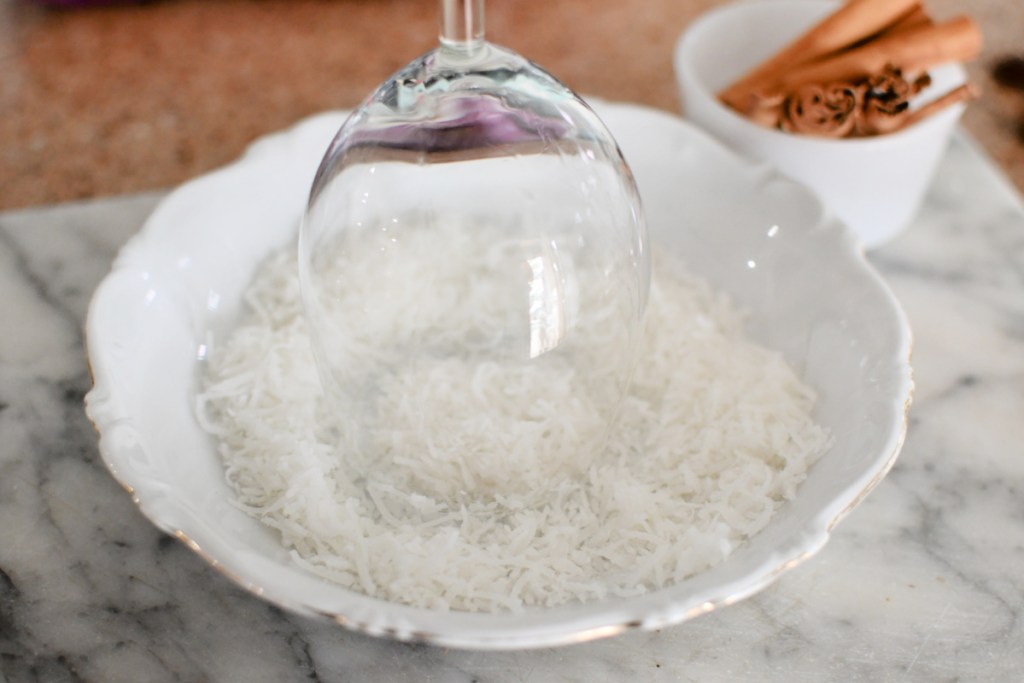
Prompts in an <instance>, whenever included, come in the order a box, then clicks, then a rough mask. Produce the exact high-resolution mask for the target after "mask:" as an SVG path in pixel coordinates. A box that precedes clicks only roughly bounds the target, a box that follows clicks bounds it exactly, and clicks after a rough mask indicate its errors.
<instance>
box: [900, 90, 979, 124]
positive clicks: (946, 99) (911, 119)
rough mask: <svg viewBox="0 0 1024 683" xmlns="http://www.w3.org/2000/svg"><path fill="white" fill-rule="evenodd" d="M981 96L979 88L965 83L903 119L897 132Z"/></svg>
mask: <svg viewBox="0 0 1024 683" xmlns="http://www.w3.org/2000/svg"><path fill="white" fill-rule="evenodd" d="M980 94H981V92H980V91H979V90H978V88H977V86H975V85H973V84H971V83H964V84H963V85H961V86H960V87H958V88H954V89H953V90H950V91H949V92H948V93H946V94H945V95H943V96H942V97H939V98H937V99H934V100H932V101H931V102H929V103H928V104H926V105H924V106H923V107H921V108H920V109H916V110H914V111H912V112H910V115H909V116H907V117H906V118H905V119H903V122H902V124H901V125H900V127H899V128H898V129H897V130H902V129H904V128H909V127H910V126H913V125H914V124H915V123H918V122H920V121H923V120H924V119H926V118H928V117H929V116H934V115H935V114H937V113H938V112H940V111H942V110H943V109H945V108H946V107H951V106H953V105H954V104H958V103H960V102H967V101H970V100H973V99H975V98H977V97H978V96H979V95H980Z"/></svg>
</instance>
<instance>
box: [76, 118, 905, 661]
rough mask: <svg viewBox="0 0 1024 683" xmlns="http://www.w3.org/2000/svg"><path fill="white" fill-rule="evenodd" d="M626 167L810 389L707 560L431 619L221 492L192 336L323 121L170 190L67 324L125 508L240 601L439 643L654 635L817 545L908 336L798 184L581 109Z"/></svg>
mask: <svg viewBox="0 0 1024 683" xmlns="http://www.w3.org/2000/svg"><path fill="white" fill-rule="evenodd" d="M597 111H598V113H599V114H600V115H601V116H602V118H603V119H604V120H605V122H606V123H607V124H608V126H609V127H610V128H611V130H612V132H613V134H615V135H616V137H617V138H618V140H619V142H620V144H621V147H622V149H623V152H624V153H625V155H626V157H627V158H628V159H629V161H630V163H631V164H632V167H633V170H634V172H635V174H636V178H637V181H638V185H639V188H640V192H641V195H642V197H643V201H644V203H645V208H646V212H647V217H648V223H649V227H650V234H651V243H652V248H653V249H673V250H677V251H679V252H680V253H681V254H682V255H683V256H684V257H685V259H686V261H687V262H688V263H689V265H690V267H691V268H692V269H693V270H694V271H695V272H696V273H698V274H700V275H703V276H704V277H706V278H708V279H709V280H710V281H711V282H712V283H713V284H714V285H716V286H717V287H719V288H721V289H724V290H726V291H728V292H729V293H731V294H732V295H733V297H735V299H736V300H737V301H738V303H739V304H740V305H742V306H744V307H746V308H748V309H749V310H750V311H751V313H752V314H751V319H750V324H749V326H748V331H749V333H750V334H751V335H753V336H754V337H755V338H756V339H758V340H759V341H760V342H761V343H763V344H766V345H768V346H770V347H773V348H776V349H778V350H780V351H781V352H782V353H784V354H785V356H786V357H787V358H788V360H789V362H790V363H791V364H792V365H793V366H794V367H796V368H797V369H798V371H799V372H800V374H801V375H802V376H803V377H804V379H805V380H806V381H807V382H809V383H810V384H811V385H813V386H814V387H816V388H817V390H818V392H819V395H820V403H819V405H818V407H817V411H816V418H817V420H819V421H820V422H821V423H823V424H824V425H826V426H828V428H829V429H831V431H832V433H833V435H834V437H835V444H834V446H833V447H832V448H831V449H830V450H829V451H828V452H827V453H826V454H824V455H823V456H822V458H821V460H820V461H819V462H817V463H816V464H815V465H814V467H813V468H812V470H811V472H810V475H809V477H808V479H807V480H806V482H805V483H804V484H803V485H802V487H801V488H800V490H799V493H798V496H797V500H796V501H795V502H794V503H793V504H792V505H789V506H787V507H786V508H784V509H783V510H782V511H781V512H780V513H779V514H778V515H777V516H776V518H775V519H774V520H773V521H772V522H771V524H770V525H769V526H768V527H767V528H766V529H765V530H764V532H762V533H761V534H759V535H758V536H756V537H755V538H754V539H753V540H752V542H750V543H749V544H747V545H746V546H744V547H742V548H740V549H738V550H737V551H736V552H735V553H734V554H733V555H732V556H730V557H729V559H728V560H727V561H726V562H725V563H723V564H721V565H719V566H717V567H715V568H714V569H712V570H710V571H708V572H705V573H703V574H700V575H698V576H695V577H693V578H691V579H688V580H686V581H683V582H682V583H679V584H677V585H674V586H672V587H669V588H666V589H664V590H660V591H657V592H655V593H651V594H649V595H644V596H639V597H635V598H630V599H616V600H607V601H603V602H595V603H590V604H585V605H570V606H565V607H560V608H557V609H538V610H529V611H527V612H525V613H523V614H499V615H491V614H465V613H442V612H434V611H430V610H423V609H414V608H411V607H405V606H400V605H395V604H391V603H388V602H383V601H381V600H376V599H372V598H368V597H365V596H363V595H360V594H358V593H354V592H351V591H348V590H346V589H344V588H342V587H340V586H338V585H335V584H331V583H329V582H327V581H325V580H323V579H320V578H318V577H316V576H314V575H312V574H310V573H308V572H306V571H304V570H303V569H301V568H300V567H298V566H297V565H296V564H295V563H294V562H292V560H291V559H290V557H289V555H288V553H287V552H286V551H285V549H284V548H283V547H282V546H281V544H280V542H279V540H278V538H277V537H276V535H275V534H274V533H273V532H272V531H270V530H269V529H267V528H265V527H263V526H261V525H260V524H259V523H258V522H256V521H254V520H253V519H251V518H250V517H248V516H246V515H245V514H243V513H242V512H240V511H239V510H238V509H236V508H235V507H233V506H232V504H231V499H232V494H231V491H230V490H229V488H228V486H227V485H226V484H225V481H224V474H223V468H222V467H221V463H220V462H219V458H218V456H217V454H216V451H215V448H214V444H213V443H211V441H210V439H208V438H207V436H206V435H205V434H204V433H203V432H202V430H201V429H200V428H199V426H198V425H197V423H196V419H195V416H194V398H195V394H196V388H197V378H198V375H199V372H200V366H201V359H202V358H203V357H204V355H205V349H206V348H207V346H206V345H207V343H208V341H209V339H210V335H214V336H217V335H222V334H225V333H226V332H227V331H228V330H230V328H231V326H232V324H233V323H234V322H235V320H236V319H237V316H238V314H239V311H240V308H241V303H240V295H241V293H242V291H243V289H244V288H245V287H246V286H247V284H248V282H249V279H250V278H251V276H252V273H253V270H254V268H255V267H256V265H257V263H258V262H259V261H260V260H261V259H262V258H263V257H264V256H265V255H266V254H267V253H268V252H269V251H270V250H272V249H275V248H278V247H280V246H282V245H285V244H288V243H289V241H290V240H292V239H294V235H295V231H296V229H297V225H298V221H299V217H300V214H301V212H302V209H303V207H304V203H305V199H306V193H307V192H308V189H309V186H310V182H311V180H312V177H313V173H314V171H315V170H316V167H317V164H318V163H319V160H320V157H321V155H322V153H323V150H324V149H325V148H326V145H327V143H328V142H329V141H330V139H331V137H332V136H333V134H334V132H335V131H336V129H337V128H338V127H339V126H340V124H341V122H342V120H343V115H342V114H340V113H336V114H328V115H323V116H320V117H317V118H313V119H310V120H308V121H306V122H303V123H302V124H300V125H298V126H297V127H295V128H294V129H292V130H290V131H288V132H285V133H282V134H278V135H275V136H272V137H270V138H267V139H265V140H263V141H261V142H259V143H258V144H257V145H255V146H254V147H253V148H252V149H251V150H250V152H249V153H247V154H246V155H245V156H244V157H243V158H242V159H241V160H240V161H238V162H237V163H235V164H233V165H231V166H229V167H227V168H225V169H223V170H220V171H218V172H216V173H212V174H210V175H208V176H205V177H202V178H199V179H197V180H195V181H192V182H190V183H188V184H186V185H184V186H183V187H181V188H180V189H178V190H177V191H176V192H173V193H172V194H171V195H169V196H168V197H167V198H166V199H165V200H164V201H163V202H162V203H161V204H160V206H159V207H158V208H157V209H156V211H155V212H154V213H153V215H152V216H151V217H150V219H149V221H148V222H147V224H146V225H145V227H144V228H143V229H142V231H141V232H140V233H139V234H138V235H137V236H136V237H135V238H133V239H132V240H131V242H130V243H129V244H128V245H126V246H125V248H124V249H123V251H122V252H121V254H120V256H119V257H118V258H117V261H116V262H115V264H114V267H113V271H112V272H111V273H110V275H109V276H108V277H107V278H106V279H104V281H103V282H102V283H101V285H100V287H99V288H98V290H97V292H96V294H95V296H94V299H93V301H92V304H91V306H90V309H89V315H88V320H87V323H86V331H87V337H88V352H89V360H90V363H91V365H92V370H93V375H94V377H95V387H94V388H93V390H92V391H91V392H90V393H89V396H88V399H87V409H88V413H89V415H90V417H91V418H92V420H93V422H94V423H95V425H96V428H97V430H98V432H99V434H100V451H101V453H102V456H103V459H104V460H105V462H106V463H107V465H108V467H109V468H110V470H111V472H112V473H113V474H114V476H115V477H116V478H117V479H118V480H119V481H120V482H121V483H122V484H123V485H124V486H125V488H127V489H128V490H129V491H130V492H131V493H132V495H133V496H134V497H135V499H136V500H137V501H138V504H139V506H140V508H141V510H142V512H143V513H144V514H145V515H147V516H148V517H149V518H150V519H151V520H152V521H153V523H154V524H156V525H157V526H158V527H159V528H161V529H163V530H165V531H167V532H168V533H171V534H174V535H175V536H177V537H178V538H180V539H182V540H184V541H185V542H186V543H188V545H189V546H190V547H191V548H192V549H193V550H195V551H196V552H198V553H200V554H201V555H202V556H203V557H205V558H206V559H207V560H209V561H210V562H211V563H212V564H213V565H214V566H215V567H217V568H218V569H219V570H221V571H223V572H224V573H225V574H226V575H227V576H229V577H230V578H232V579H233V580H235V581H237V582H238V583H239V584H240V585H242V586H244V587H246V588H248V589H249V590H251V591H253V592H254V593H256V594H258V595H259V596H260V597H262V598H264V599H266V600H269V601H271V602H273V603H275V604H277V605H279V606H281V607H284V608H287V609H290V610H293V611H295V612H298V613H301V614H305V615H314V616H320V617H324V618H327V619H331V620H333V621H335V622H337V623H338V624H341V625H343V626H345V627H348V628H353V629H357V630H360V631H363V632H366V633H371V634H375V635H385V636H390V637H394V638H398V639H403V640H416V641H424V642H430V643H435V644H440V645H445V646H451V647H475V648H519V647H539V646H549V645H557V644H562V643H570V642H577V641H583V640H589V639H593V638H598V637H602V636H609V635H613V634H615V633H618V632H620V631H622V630H624V629H628V628H644V629H655V628H661V627H664V626H667V625H670V624H674V623H678V622H681V621H684V620H686V619H689V618H691V617H694V616H697V615H699V614H703V613H705V612H708V611H710V610H713V609H715V608H717V607H720V606H724V605H728V604H730V603H732V602H735V601H736V600H739V599H742V598H744V597H746V596H748V595H750V594H752V593H754V592H755V591H757V590H759V589H761V588H763V587H764V586H766V585H767V584H768V583H770V582H771V581H772V580H773V579H774V578H775V577H777V576H778V575H779V574H780V573H781V572H782V571H784V570H786V569H787V568H789V567H791V566H793V565H795V564H796V563H798V562H799V561H801V560H803V559H804V558H806V557H808V556H810V555H811V554H813V553H814V552H815V551H817V550H818V549H819V548H820V547H821V546H822V545H823V544H824V543H825V541H826V539H827V538H828V535H829V533H830V532H831V530H832V528H833V526H834V525H835V524H836V522H837V521H838V520H839V519H840V518H841V517H842V516H843V515H844V514H846V513H847V512H848V511H849V510H850V509H852V508H853V507H854V506H855V505H856V504H857V503H858V502H859V501H860V500H861V499H862V498H863V497H864V495H865V494H866V493H867V492H868V491H869V490H870V489H871V488H872V487H873V486H874V485H875V484H877V483H878V482H879V481H880V480H881V478H882V477H883V476H884V475H885V473H886V472H887V471H888V469H889V467H890V466H891V465H892V463H893V461H894V460H895V458H896V454H897V452H898V450H899V447H900V445H901V443H902V439H903V434H904V430H905V417H906V408H907V405H908V403H909V400H910V389H911V380H910V366H909V359H908V356H909V353H910V333H909V330H908V328H907V324H906V321H905V319H904V316H903V315H902V313H901V311H900V308H899V306H898V304H897V302H896V301H895V300H894V299H893V297H892V295H891V294H890V292H889V291H888V289H887V288H886V287H885V285H884V284H883V282H882V281H881V280H880V279H879V277H878V276H877V275H876V273H875V272H874V271H873V270H872V268H871V267H870V266H869V265H868V264H867V262H866V261H865V260H864V258H863V255H862V254H861V252H860V250H859V249H858V248H857V246H856V243H855V240H854V239H853V237H852V235H851V234H850V233H849V232H848V231H847V230H846V229H845V228H844V227H842V226H841V225H839V224H838V223H837V222H836V221H835V220H834V219H832V218H831V217H830V214H829V213H828V212H827V211H826V210H825V209H824V207H823V206H822V204H821V202H819V201H818V200H817V199H816V198H815V197H814V196H813V195H812V194H811V193H809V192H808V191H807V190H805V189H804V188H802V187H801V186H798V185H796V184H795V183H793V182H791V181H789V180H786V179H784V178H782V177H780V176H779V175H778V174H777V173H775V172H774V171H771V170H770V169H767V168H766V167H764V166H752V165H750V164H748V163H747V162H745V161H742V160H741V159H739V158H738V157H736V156H734V155H732V154H730V153H728V152H727V151H725V150H724V149H723V148H722V147H720V146H719V145H718V144H717V143H715V142H713V141H712V140H711V139H710V138H708V137H706V136H705V135H703V134H702V133H700V132H699V131H697V130H695V129H693V128H691V127H690V126H688V125H687V124H685V123H684V122H682V121H681V120H679V119H678V118H675V117H672V116H669V115H667V114H663V113H659V112H655V111H652V110H649V109H643V108H639V107H633V106H623V105H610V104H604V105H601V106H598V107H597Z"/></svg>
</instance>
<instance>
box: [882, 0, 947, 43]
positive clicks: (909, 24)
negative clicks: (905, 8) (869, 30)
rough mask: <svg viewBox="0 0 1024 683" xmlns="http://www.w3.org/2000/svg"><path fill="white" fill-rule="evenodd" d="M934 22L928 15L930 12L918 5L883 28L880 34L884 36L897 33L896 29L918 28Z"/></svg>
mask: <svg viewBox="0 0 1024 683" xmlns="http://www.w3.org/2000/svg"><path fill="white" fill-rule="evenodd" d="M934 23H935V22H934V21H933V20H932V18H931V17H930V16H928V12H927V11H925V9H924V6H923V5H918V6H917V7H915V8H914V9H912V10H910V11H909V12H907V13H906V14H905V15H904V16H903V17H901V18H900V19H899V20H897V21H896V23H894V24H891V25H890V26H887V27H886V28H884V29H882V31H881V32H880V33H879V34H878V35H879V36H884V35H886V34H888V33H895V32H896V31H902V30H904V29H908V28H917V27H918V26H931V25H933V24H934Z"/></svg>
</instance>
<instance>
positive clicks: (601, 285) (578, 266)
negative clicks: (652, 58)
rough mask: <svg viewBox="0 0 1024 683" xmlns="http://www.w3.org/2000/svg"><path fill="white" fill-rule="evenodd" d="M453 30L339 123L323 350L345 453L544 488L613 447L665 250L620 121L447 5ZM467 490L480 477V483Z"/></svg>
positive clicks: (315, 229) (323, 205)
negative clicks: (656, 258) (659, 249)
mask: <svg viewBox="0 0 1024 683" xmlns="http://www.w3.org/2000/svg"><path fill="white" fill-rule="evenodd" d="M441 5H442V21H441V31H440V45H439V46H438V47H437V48H435V49H433V50H431V51H430V52H428V53H427V54H425V55H423V56H422V57H420V58H419V59H416V60H415V61H413V62H412V63H410V64H409V65H408V66H406V67H405V68H403V69H401V70H400V71H398V72H397V73H396V74H394V75H393V76H392V77H391V78H389V79H388V80H387V81H386V82H385V83H384V84H383V85H381V86H380V87H379V88H378V89H377V90H376V91H375V92H374V93H373V94H372V95H371V96H370V97H369V98H368V99H367V100H366V101H365V102H364V103H363V104H362V106H360V107H359V108H358V109H357V110H355V111H354V112H353V113H352V114H351V116H350V117H349V118H348V120H347V121H346V122H345V124H344V125H343V126H342V128H341V130H340V131H339V132H338V134H337V136H336V137H335V138H334V140H333V142H332V143H331V145H330V147H329V148H328V150H327V153H326V155H325V157H324V159H323V161H322V163H321V165H320V168H319V170H318V172H317V174H316V178H315V180H314V183H313V187H312V191H311V193H310V198H309V204H308V207H307V211H306V214H305V216H304V219H303V222H302V226H301V230H300V243H299V269H300V279H301V285H302V293H303V302H304V306H305V311H306V315H307V319H308V325H309V329H310V335H311V339H312V343H313V349H314V355H315V358H316V361H317V366H318V369H319V371H320V375H321V378H322V380H323V384H324V387H325V391H326V396H327V397H328V398H329V401H328V403H327V405H328V406H329V408H330V410H331V411H332V413H333V415H334V417H335V418H336V419H335V421H334V422H335V424H334V426H335V430H336V438H337V439H338V449H339V453H341V454H342V455H343V456H344V458H345V464H346V466H347V467H350V468H354V469H355V470H356V471H359V472H362V473H363V474H364V475H365V476H372V473H373V472H374V471H375V468H380V467H381V465H382V463H387V464H388V465H389V466H391V467H392V468H394V467H401V466H407V468H408V469H410V470H416V471H413V472H412V473H411V474H409V478H408V479H407V480H405V481H403V482H402V484H401V485H402V486H406V487H409V488H412V489H414V490H417V491H426V492H428V493H431V494H434V495H440V496H450V495H469V494H470V493H473V494H479V493H481V492H482V493H486V494H488V495H493V494H494V493H501V492H507V491H527V490H530V489H531V488H536V487H541V488H543V487H544V486H546V485H548V484H550V482H551V481H554V480H556V479H557V478H559V477H564V476H579V475H580V474H581V471H582V468H584V467H585V466H586V464H587V463H590V462H593V461H594V459H595V458H598V457H600V456H601V454H602V452H603V451H604V449H605V446H606V445H607V438H608V435H609V433H610V431H609V430H610V429H613V427H612V425H614V422H615V417H616V415H617V414H618V413H619V411H620V409H621V406H622V402H623V399H624V396H625V395H626V393H627V389H628V384H629V379H630V375H631V372H632V368H633V366H634V363H635V361H636V359H637V349H638V344H639V341H640V336H641V332H642V318H643V311H644V307H645V303H646V297H647V289H648V282H649V277H650V276H649V271H650V262H649V254H648V250H647V244H646V232H645V226H644V222H643V216H642V211H641V205H640V201H639V197H638V194H637V190H636V186H635V183H634V180H633V177H632V174H631V172H630V170H629V168H628V166H627V164H626V162H625V161H624V159H623V157H622V154H621V153H620V151H619V149H618V147H617V145H616V143H615V141H614V139H613V137H612V135H611V134H610V133H609V131H608V130H607V129H606V127H605V126H604V125H603V124H602V122H601V121H600V120H599V119H598V117H597V116H596V115H595V113H594V112H593V111H592V110H591V109H590V107H588V106H587V105H586V104H585V103H584V102H583V101H582V100H581V99H580V98H579V97H578V96H577V95H575V94H574V93H573V92H572V91H570V90H569V89H568V88H567V87H566V86H565V85H563V84H562V83H560V82H559V81H558V80H556V79H555V78H553V77H552V76H551V75H549V74H548V73H546V72H545V71H543V70H542V69H540V68H539V67H537V66H536V65H534V64H532V63H531V62H529V61H527V60H526V59H524V58H523V57H520V56H519V55H517V54H515V53H514V52H511V51H509V50H507V49H504V48H501V47H498V46H495V45H493V44H491V43H488V42H487V41H486V40H485V39H484V30H483V2H482V0H442V2H441ZM467 491H469V493H467Z"/></svg>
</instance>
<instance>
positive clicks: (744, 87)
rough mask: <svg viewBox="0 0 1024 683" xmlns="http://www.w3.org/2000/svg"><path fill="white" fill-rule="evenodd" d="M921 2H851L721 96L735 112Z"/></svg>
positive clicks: (892, 20) (868, 0)
mask: <svg viewBox="0 0 1024 683" xmlns="http://www.w3.org/2000/svg"><path fill="white" fill-rule="evenodd" d="M919 3H920V0H850V1H849V2H847V3H846V4H845V5H843V6H842V7H840V8H839V9H838V10H836V11H835V12H834V13H833V14H831V15H829V16H828V17H826V18H825V19H824V20H822V21H821V22H819V23H818V24H817V25H815V26H814V27H813V28H811V29H810V30H809V31H807V32H806V33H804V34H803V35H801V36H800V37H799V38H797V39H796V40H795V41H793V42H792V43H790V44H789V45H788V46H786V47H785V48H783V49H782V50H781V51H780V52H778V53H777V54H776V55H775V56H774V57H772V58H770V59H768V60H767V61H765V62H763V63H762V64H761V65H760V66H758V67H756V68H755V69H754V70H753V71H751V72H750V73H748V74H747V75H745V76H743V77H742V78H740V79H739V80H738V81H736V82H735V83H733V84H732V85H730V86H729V87H728V88H726V89H725V90H723V91H722V92H721V93H719V98H720V99H721V100H722V101H723V102H725V103H726V104H728V105H730V106H731V107H733V108H734V109H739V110H741V111H742V110H744V109H745V108H747V107H746V106H745V105H747V104H748V97H749V95H750V94H751V93H756V92H758V91H760V90H764V89H765V88H766V87H771V86H772V85H774V83H775V82H776V81H777V80H778V78H779V77H780V75H781V74H783V73H785V72H786V71H787V70H789V69H791V68H793V67H795V66H798V65H800V64H805V63H807V62H811V61H813V60H817V59H820V58H822V57H824V56H827V55H829V54H832V53H834V52H836V51H838V50H842V49H844V48H846V47H848V46H850V45H853V44H854V43H857V42H859V41H861V40H863V39H865V38H867V37H869V36H871V35H874V34H876V33H878V32H880V31H882V30H883V29H885V28H886V27H887V26H889V25H891V24H893V23H895V22H896V21H898V20H899V19H901V18H903V17H904V16H906V15H907V14H908V13H910V12H912V11H913V9H914V8H915V6H917V5H918V4H919Z"/></svg>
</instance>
